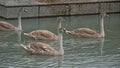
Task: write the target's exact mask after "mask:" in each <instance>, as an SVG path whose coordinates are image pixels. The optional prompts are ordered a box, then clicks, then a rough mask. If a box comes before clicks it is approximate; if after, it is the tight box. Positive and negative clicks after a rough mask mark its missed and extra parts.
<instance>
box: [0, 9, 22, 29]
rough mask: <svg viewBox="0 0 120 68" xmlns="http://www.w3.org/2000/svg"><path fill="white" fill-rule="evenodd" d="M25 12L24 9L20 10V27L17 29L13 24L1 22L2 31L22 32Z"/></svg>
mask: <svg viewBox="0 0 120 68" xmlns="http://www.w3.org/2000/svg"><path fill="white" fill-rule="evenodd" d="M22 11H23V8H19V11H18V26H17V27H15V26H13V25H12V24H10V23H8V22H5V21H0V30H2V31H16V30H22V26H21V13H22Z"/></svg>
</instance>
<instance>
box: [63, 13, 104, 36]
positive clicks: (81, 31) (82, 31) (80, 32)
mask: <svg viewBox="0 0 120 68" xmlns="http://www.w3.org/2000/svg"><path fill="white" fill-rule="evenodd" d="M105 16H106V12H101V13H100V32H96V31H95V30H92V29H89V28H77V29H74V30H71V31H68V30H66V29H65V28H63V29H64V32H65V33H66V34H70V35H72V36H77V37H85V38H87V37H93V38H98V37H105V31H104V17H105Z"/></svg>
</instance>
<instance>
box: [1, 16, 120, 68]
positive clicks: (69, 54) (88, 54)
mask: <svg viewBox="0 0 120 68" xmlns="http://www.w3.org/2000/svg"><path fill="white" fill-rule="evenodd" d="M64 19H65V20H66V22H63V23H62V25H63V27H66V28H67V29H69V30H72V29H75V28H79V27H88V28H92V29H95V30H97V31H99V27H98V25H99V24H98V15H88V16H87V15H86V16H70V17H64ZM0 20H4V19H0ZM5 21H8V22H11V24H13V25H15V26H16V25H17V23H16V22H17V20H5ZM119 22H120V14H110V15H109V17H106V18H105V31H106V37H105V38H104V39H87V38H86V39H84V38H82V39H80V38H73V37H71V36H69V35H66V34H64V43H63V44H64V50H65V54H64V55H63V56H54V57H53V56H40V55H31V54H28V53H26V52H25V51H24V50H23V49H22V48H21V47H20V43H29V42H34V41H33V40H28V39H27V38H26V37H25V36H24V35H23V32H30V31H32V30H37V29H47V30H50V31H52V32H54V33H55V34H57V29H56V28H57V23H56V17H52V18H39V19H38V18H35V19H23V20H22V25H23V26H22V27H23V29H24V31H23V32H22V33H21V35H20V33H9V34H8V33H2V32H0V68H120V65H119V64H120V43H119V42H120V35H119V34H120V30H119V29H120V27H119V25H120V23H119ZM18 34H19V35H18ZM43 42H47V41H43ZM47 43H48V44H50V45H51V46H52V47H54V48H57V41H53V42H50V41H48V42H47Z"/></svg>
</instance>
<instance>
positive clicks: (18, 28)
mask: <svg viewBox="0 0 120 68" xmlns="http://www.w3.org/2000/svg"><path fill="white" fill-rule="evenodd" d="M17 30H22V26H21V11H20V12H19V13H18V27H17Z"/></svg>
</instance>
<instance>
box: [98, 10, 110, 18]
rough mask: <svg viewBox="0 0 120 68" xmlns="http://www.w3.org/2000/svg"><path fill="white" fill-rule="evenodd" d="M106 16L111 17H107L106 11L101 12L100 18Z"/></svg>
mask: <svg viewBox="0 0 120 68" xmlns="http://www.w3.org/2000/svg"><path fill="white" fill-rule="evenodd" d="M105 16H109V15H107V13H106V12H105V11H102V12H100V17H102V18H104V17H105Z"/></svg>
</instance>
